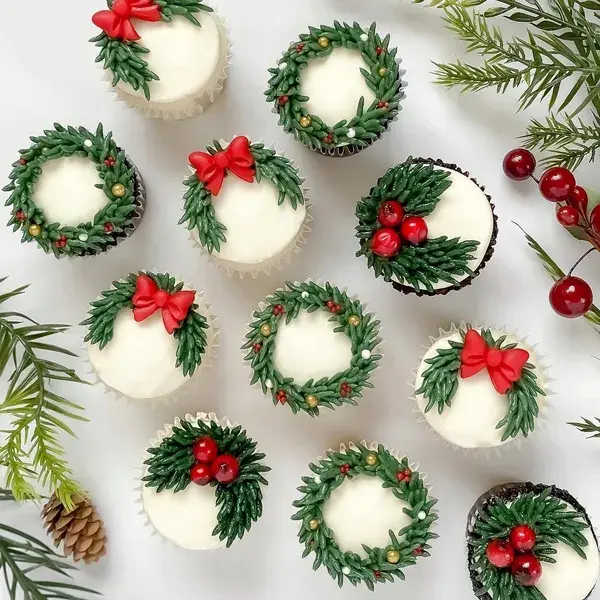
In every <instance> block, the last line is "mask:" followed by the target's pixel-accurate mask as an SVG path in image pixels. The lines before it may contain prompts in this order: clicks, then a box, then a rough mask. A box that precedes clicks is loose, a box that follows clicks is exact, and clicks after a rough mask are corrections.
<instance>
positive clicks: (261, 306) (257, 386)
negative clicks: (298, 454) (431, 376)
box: [241, 277, 385, 418]
mask: <svg viewBox="0 0 600 600" xmlns="http://www.w3.org/2000/svg"><path fill="white" fill-rule="evenodd" d="M300 283H316V284H317V285H319V286H321V287H323V286H324V285H325V283H327V282H326V281H324V280H322V279H317V280H313V279H311V278H310V277H309V278H308V279H305V280H304V281H302V282H301V281H294V282H293V284H294V285H299V284H300ZM329 283H330V284H331V282H329ZM286 289H287V286H282V287H278V288H277V289H275V290H273V291H272V292H270V293H269V294H268V295H267V298H269V297H270V296H272V295H273V294H275V293H277V292H281V291H285V290H286ZM338 289H339V290H340V291H341V292H344V293H345V294H348V288H346V287H344V288H338ZM348 298H350V300H352V301H358V302H360V304H361V306H362V308H363V312H364V313H368V312H369V310H368V304H366V303H365V302H362V301H361V300H360V297H359V295H358V294H353V295H352V296H350V295H348ZM267 305H268V303H267V302H266V301H265V300H261V301H260V302H259V303H258V305H257V309H258V310H259V311H262V310H264V309H265V308H266V307H267ZM252 312H253V313H254V311H252ZM372 314H374V313H372ZM250 331H251V329H250V324H247V325H246V330H245V331H244V338H243V340H244V342H245V341H246V335H247V334H248V333H250ZM377 338H378V342H377V345H376V346H375V347H374V348H373V353H377V354H380V355H381V359H380V360H379V363H381V361H383V360H384V359H385V352H383V351H382V349H381V347H382V346H383V344H384V341H383V340H382V339H381V325H378V326H377ZM241 354H242V362H243V363H244V364H245V365H246V366H247V368H248V371H249V373H248V384H249V385H250V387H252V388H254V389H255V390H258V391H259V392H260V394H261V395H262V396H267V395H266V394H263V391H262V387H261V384H260V382H259V381H257V382H256V383H252V377H253V375H254V371H253V370H252V367H251V365H250V363H249V361H247V360H245V358H244V357H245V356H246V354H248V350H247V349H242V351H241ZM379 363H378V366H377V367H376V368H375V369H374V370H373V371H372V372H371V376H370V377H369V381H370V382H371V383H372V382H373V379H374V378H375V377H377V371H378V370H379ZM334 375H336V373H334V374H333V375H332V377H333V376H334ZM372 389H373V388H364V389H363V391H362V396H361V397H360V398H355V399H354V400H355V403H354V405H355V406H357V405H358V403H359V402H361V401H363V400H364V399H365V395H368V393H369V391H372ZM267 397H268V396H267ZM348 404H350V403H348ZM339 408H343V407H342V406H338V407H335V408H334V409H331V410H336V409H339ZM301 412H304V411H299V413H301ZM299 413H298V414H299ZM310 416H311V417H312V418H314V415H310Z"/></svg>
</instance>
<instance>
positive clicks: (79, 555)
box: [42, 494, 106, 564]
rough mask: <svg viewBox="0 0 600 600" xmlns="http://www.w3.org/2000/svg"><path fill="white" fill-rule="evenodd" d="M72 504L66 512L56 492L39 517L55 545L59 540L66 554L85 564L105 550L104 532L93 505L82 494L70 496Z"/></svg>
mask: <svg viewBox="0 0 600 600" xmlns="http://www.w3.org/2000/svg"><path fill="white" fill-rule="evenodd" d="M72 500H73V504H74V505H75V508H74V509H72V510H71V511H70V512H68V511H67V510H66V509H65V507H64V505H63V503H62V502H61V501H60V500H59V499H58V497H57V496H56V494H52V496H51V498H50V500H49V501H48V503H47V504H46V506H44V509H43V510H42V521H43V522H44V527H46V528H47V533H48V535H51V536H52V539H53V540H54V545H55V546H56V547H58V546H59V545H60V544H61V542H62V544H63V549H64V552H65V556H71V555H72V556H73V560H74V561H75V562H78V561H80V560H83V561H84V562H85V563H86V564H90V563H93V562H97V561H98V560H100V558H101V557H103V556H104V555H105V554H106V534H105V531H104V526H103V523H102V521H101V520H100V517H99V516H98V513H97V512H96V509H95V508H94V506H93V505H92V504H90V503H89V502H88V501H87V500H86V499H85V498H84V497H82V496H80V495H79V494H75V495H74V496H73V497H72Z"/></svg>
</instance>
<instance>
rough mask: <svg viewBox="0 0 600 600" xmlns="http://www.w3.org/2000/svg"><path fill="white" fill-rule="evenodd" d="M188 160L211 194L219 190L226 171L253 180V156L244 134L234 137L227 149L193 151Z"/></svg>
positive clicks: (249, 180)
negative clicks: (214, 152) (215, 151)
mask: <svg viewBox="0 0 600 600" xmlns="http://www.w3.org/2000/svg"><path fill="white" fill-rule="evenodd" d="M189 161H190V164H191V165H192V167H194V169H196V175H197V176H198V179H199V180H200V181H202V182H203V183H204V186H205V187H206V189H207V190H208V191H209V192H210V193H211V194H212V195H213V196H217V195H218V193H219V192H220V191H221V187H222V185H223V180H224V179H225V172H226V171H230V172H231V173H233V174H234V175H236V176H237V177H239V178H240V179H243V180H244V181H247V182H249V183H252V182H253V181H254V156H252V153H251V152H250V142H249V141H248V138H247V137H244V136H239V137H236V138H235V139H234V140H233V141H232V142H231V144H229V146H228V147H227V150H222V151H221V152H217V153H216V154H214V155H213V154H208V152H193V153H192V154H190V156H189Z"/></svg>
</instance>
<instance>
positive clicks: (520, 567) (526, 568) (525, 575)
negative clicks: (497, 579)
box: [510, 553, 542, 587]
mask: <svg viewBox="0 0 600 600" xmlns="http://www.w3.org/2000/svg"><path fill="white" fill-rule="evenodd" d="M510 572H511V573H512V574H513V577H514V578H515V580H516V582H517V583H518V584H520V585H523V586H525V587H532V586H534V585H535V584H536V583H537V582H538V581H539V580H540V577H541V576H542V565H541V563H540V561H539V560H538V559H537V558H536V557H535V556H534V555H533V554H531V553H527V554H521V555H519V556H517V557H516V558H515V560H513V562H512V564H511V565H510Z"/></svg>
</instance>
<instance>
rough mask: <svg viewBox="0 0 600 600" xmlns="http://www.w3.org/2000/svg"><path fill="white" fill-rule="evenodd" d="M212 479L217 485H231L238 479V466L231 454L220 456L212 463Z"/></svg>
mask: <svg viewBox="0 0 600 600" xmlns="http://www.w3.org/2000/svg"><path fill="white" fill-rule="evenodd" d="M211 469H212V474H213V477H214V478H215V479H216V480H217V481H218V482H219V483H231V482H232V481H235V480H236V479H237V478H238V475H239V473H240V465H239V463H238V461H237V458H235V456H232V455H231V454H222V455H221V456H218V457H217V458H216V460H215V462H213V464H212V466H211Z"/></svg>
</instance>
